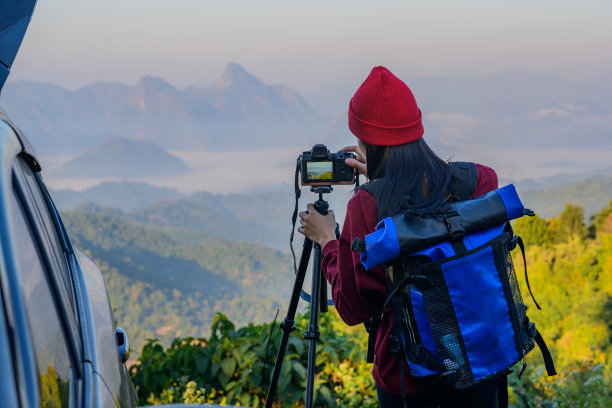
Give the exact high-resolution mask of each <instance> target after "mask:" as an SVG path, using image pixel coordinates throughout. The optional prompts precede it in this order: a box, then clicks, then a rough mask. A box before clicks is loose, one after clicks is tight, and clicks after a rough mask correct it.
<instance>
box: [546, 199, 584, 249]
mask: <svg viewBox="0 0 612 408" xmlns="http://www.w3.org/2000/svg"><path fill="white" fill-rule="evenodd" d="M556 221H557V222H556V223H554V224H553V231H554V240H555V242H567V241H569V240H570V239H571V238H578V239H584V238H586V236H587V232H588V231H587V227H586V225H585V224H584V209H583V208H582V207H580V206H579V205H574V204H571V203H568V204H566V205H565V208H564V209H563V211H561V214H559V216H558V217H557V220H556Z"/></svg>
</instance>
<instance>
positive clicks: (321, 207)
mask: <svg viewBox="0 0 612 408" xmlns="http://www.w3.org/2000/svg"><path fill="white" fill-rule="evenodd" d="M310 191H312V192H313V193H315V194H318V195H319V199H318V200H317V201H315V202H314V203H313V205H314V207H315V209H316V210H317V211H318V212H319V214H321V215H327V210H328V209H329V203H328V202H327V201H325V200H324V199H323V194H329V193H331V192H332V191H334V189H333V188H332V186H312V187H310Z"/></svg>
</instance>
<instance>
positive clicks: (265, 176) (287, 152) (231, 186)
mask: <svg viewBox="0 0 612 408" xmlns="http://www.w3.org/2000/svg"><path fill="white" fill-rule="evenodd" d="M302 150H303V148H301V147H295V148H291V147H283V148H268V149H261V150H248V151H231V152H207V151H173V152H171V153H172V154H174V155H176V156H178V157H180V158H181V159H182V160H183V161H184V162H185V163H186V164H187V165H188V166H189V167H190V168H191V169H192V172H190V173H187V174H184V175H178V176H169V177H154V178H146V177H145V178H130V177H129V175H126V177H125V180H127V179H129V180H132V181H143V182H146V183H149V184H152V185H155V186H160V187H169V188H174V189H177V190H179V191H181V192H184V193H192V192H196V191H208V192H213V193H221V194H225V193H245V192H254V191H258V190H262V189H270V188H276V187H278V186H280V185H283V184H284V185H286V186H288V187H290V186H292V185H293V176H294V171H295V161H296V158H297V156H298V155H299V154H300V153H301V151H302ZM438 153H439V154H440V156H442V157H443V158H445V159H448V158H450V159H451V160H458V161H475V162H478V163H482V164H485V165H488V166H491V167H493V168H494V169H495V170H496V171H497V173H498V175H499V177H500V179H501V180H502V181H504V182H507V181H516V180H521V179H528V178H534V179H537V178H541V177H546V176H552V175H556V174H559V173H567V174H576V173H583V172H590V171H596V170H597V169H600V168H604V167H607V166H610V163H611V159H612V155H611V154H610V152H609V151H607V150H603V149H594V148H589V147H585V148H582V149H571V150H570V149H567V148H555V147H553V148H549V149H546V150H532V149H525V148H515V149H507V148H506V149H496V148H494V147H477V148H466V149H464V150H457V149H456V150H454V151H453V152H450V151H448V152H446V151H439V152H438ZM70 158H71V157H65V156H64V157H43V158H42V159H41V162H42V165H43V169H44V171H43V173H44V174H46V176H45V182H46V183H47V185H48V186H49V187H50V188H52V189H55V190H59V189H71V190H83V189H86V188H88V187H91V186H94V185H96V184H99V183H100V182H102V181H110V180H115V181H116V180H121V179H120V178H116V177H114V178H111V177H107V178H82V177H70V178H64V177H62V178H58V177H52V176H49V174H50V170H53V168H55V167H57V166H59V165H61V164H63V163H65V162H66V161H68V160H69V159H70Z"/></svg>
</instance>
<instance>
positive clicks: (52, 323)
mask: <svg viewBox="0 0 612 408" xmlns="http://www.w3.org/2000/svg"><path fill="white" fill-rule="evenodd" d="M14 193H15V194H13V195H12V206H13V211H12V213H13V214H14V219H13V221H14V224H13V226H14V230H13V239H14V241H15V242H14V243H15V248H17V249H18V251H17V252H18V253H17V254H16V255H17V257H16V266H17V270H18V271H19V280H20V288H21V291H22V296H23V299H24V306H25V309H26V315H27V319H28V326H29V329H30V330H29V332H30V337H31V342H32V346H33V348H34V355H35V357H36V365H37V370H38V380H39V389H40V402H41V406H58V407H68V406H71V401H70V399H71V398H72V396H74V395H75V394H74V386H75V384H74V377H75V375H74V374H75V370H74V367H75V361H76V359H75V356H74V355H73V354H72V353H71V347H70V346H69V343H68V341H67V335H66V333H65V331H64V330H63V328H62V319H61V318H60V310H61V309H60V308H59V305H58V302H57V298H56V296H54V294H53V290H52V285H51V284H50V282H49V278H48V273H47V272H48V271H47V268H46V266H45V261H44V260H43V258H42V256H41V250H40V246H39V240H38V239H37V238H36V237H35V235H34V233H33V229H32V228H31V223H30V220H29V217H28V216H27V213H26V211H25V210H24V206H23V203H22V202H21V199H20V194H19V192H18V191H16V190H14ZM72 404H74V401H72Z"/></svg>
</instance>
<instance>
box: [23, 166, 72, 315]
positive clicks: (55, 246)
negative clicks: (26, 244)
mask: <svg viewBox="0 0 612 408" xmlns="http://www.w3.org/2000/svg"><path fill="white" fill-rule="evenodd" d="M15 164H16V167H15V170H16V175H17V176H18V178H19V181H20V183H19V184H20V187H21V189H22V190H24V194H25V195H26V196H29V198H30V199H27V204H28V205H30V207H31V208H30V210H31V211H32V213H35V214H36V220H35V221H38V223H39V224H40V225H38V229H39V230H40V235H41V238H42V239H43V244H44V245H45V246H46V247H47V251H46V252H47V253H48V254H49V256H50V258H51V259H50V262H52V263H53V269H54V271H55V273H57V274H58V275H59V277H60V278H61V283H62V285H63V287H62V288H61V290H62V292H63V293H62V295H64V296H66V299H67V300H68V301H69V303H70V307H71V308H72V310H73V313H74V314H75V315H76V306H75V302H74V288H73V284H72V282H73V281H72V277H71V276H70V269H69V268H68V263H67V260H66V255H65V253H64V251H63V248H62V245H61V241H60V238H59V235H58V232H57V230H56V227H55V223H54V222H53V217H52V216H51V213H50V211H49V208H48V207H47V201H46V199H45V196H44V195H43V193H42V191H41V190H40V187H39V185H38V180H37V179H36V176H35V174H34V172H33V171H32V169H31V168H30V166H29V165H28V164H27V163H26V161H25V160H24V159H23V158H21V157H18V158H17V159H16V161H15ZM26 190H27V191H26Z"/></svg>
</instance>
